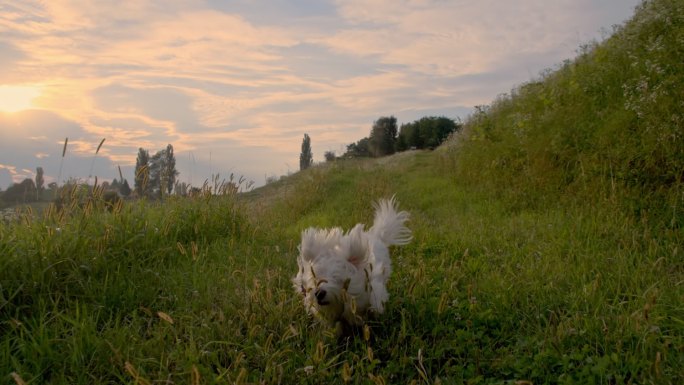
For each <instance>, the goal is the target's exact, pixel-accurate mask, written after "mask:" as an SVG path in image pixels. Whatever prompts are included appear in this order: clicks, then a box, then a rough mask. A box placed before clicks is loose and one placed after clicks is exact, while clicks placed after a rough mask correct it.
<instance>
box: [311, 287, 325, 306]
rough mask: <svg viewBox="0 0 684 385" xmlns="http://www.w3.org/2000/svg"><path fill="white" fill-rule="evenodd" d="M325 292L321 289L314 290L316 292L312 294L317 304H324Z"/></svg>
mask: <svg viewBox="0 0 684 385" xmlns="http://www.w3.org/2000/svg"><path fill="white" fill-rule="evenodd" d="M326 294H327V292H326V291H325V290H323V289H320V290H316V293H314V295H315V296H316V301H317V302H318V304H319V305H325V303H324V302H325V295H326Z"/></svg>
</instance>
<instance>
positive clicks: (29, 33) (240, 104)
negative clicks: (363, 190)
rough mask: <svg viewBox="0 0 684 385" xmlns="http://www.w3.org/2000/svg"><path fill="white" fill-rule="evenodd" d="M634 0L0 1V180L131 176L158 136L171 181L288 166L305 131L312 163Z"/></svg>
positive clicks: (517, 72)
mask: <svg viewBox="0 0 684 385" xmlns="http://www.w3.org/2000/svg"><path fill="white" fill-rule="evenodd" d="M639 2H640V1H639V0H516V1H509V0H478V1H463V0H348V1H336V0H271V1H259V0H205V1H184V0H167V1H148V0H136V1H109V0H102V1H72V0H54V1H32V0H20V1H6V0H0V188H1V189H6V188H7V187H8V186H9V185H10V184H11V183H12V182H16V183H18V182H21V181H22V180H24V179H25V178H31V179H34V178H35V173H36V168H37V167H42V168H43V170H44V173H45V181H46V184H47V183H50V182H54V181H58V178H59V181H58V182H59V183H60V184H61V183H62V182H63V181H64V180H66V179H69V178H76V179H79V180H81V181H86V182H88V181H89V182H90V183H92V182H93V181H94V177H98V178H99V180H100V181H102V180H111V179H113V178H118V175H119V171H118V169H119V167H120V168H121V170H122V173H123V176H124V178H126V179H128V181H129V183H131V184H132V182H133V179H134V175H133V174H134V168H135V161H136V156H137V153H138V149H139V148H144V149H146V150H148V151H149V152H150V154H154V153H155V152H157V151H159V150H162V149H164V148H166V146H167V144H171V145H172V146H173V148H174V154H175V157H176V168H177V170H178V171H179V172H180V175H179V177H178V179H179V180H180V181H183V182H187V183H191V184H192V185H195V186H197V185H202V183H203V182H204V180H206V179H208V178H211V176H212V175H219V179H224V178H225V179H227V178H228V177H229V176H230V174H231V173H232V174H233V175H235V177H243V178H245V179H247V180H251V181H253V182H254V186H259V185H263V184H264V183H266V179H267V178H269V177H271V178H272V177H279V176H281V175H287V174H289V173H294V172H297V171H298V170H299V154H300V152H301V145H302V140H303V137H304V134H305V133H306V134H308V135H309V136H310V137H311V147H312V151H313V155H314V161H315V162H322V161H324V153H325V152H326V151H333V152H335V153H336V154H337V155H341V154H342V153H343V152H344V151H345V149H346V145H347V144H349V143H352V142H356V141H357V140H359V139H361V138H363V137H366V136H368V134H369V133H370V129H371V127H372V125H373V122H374V121H375V120H377V119H378V118H380V117H382V116H395V117H396V118H397V120H398V123H399V124H400V125H401V124H402V123H409V122H412V121H414V120H417V119H420V118H421V117H424V116H446V117H449V118H452V119H455V120H456V119H461V120H464V119H466V118H467V116H468V114H469V113H471V111H472V110H473V107H474V106H476V105H482V104H489V103H491V101H492V100H493V99H494V98H496V97H497V95H500V94H503V93H507V92H509V91H510V90H511V89H512V88H514V87H515V86H517V85H520V84H523V83H525V82H527V81H530V80H532V79H534V78H535V77H538V76H539V74H540V73H541V72H542V71H544V70H545V69H549V68H554V67H556V66H558V65H559V64H560V63H562V61H563V60H566V59H572V58H573V57H575V56H576V54H577V51H578V49H579V47H580V46H582V45H584V44H587V43H589V42H591V41H594V40H596V41H600V40H602V39H604V38H606V37H607V36H609V35H610V31H611V30H612V26H614V25H619V24H622V23H623V22H624V21H626V20H627V19H629V18H630V17H631V16H632V15H633V13H634V8H635V6H636V5H637V4H638V3H639ZM65 138H68V145H67V150H66V153H65V155H64V157H62V153H63V148H64V141H65ZM102 139H105V142H104V143H103V144H102V147H101V148H100V151H99V152H98V153H97V154H96V153H95V152H96V149H97V147H98V145H99V144H100V142H101V141H102Z"/></svg>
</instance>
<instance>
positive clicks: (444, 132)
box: [397, 116, 461, 151]
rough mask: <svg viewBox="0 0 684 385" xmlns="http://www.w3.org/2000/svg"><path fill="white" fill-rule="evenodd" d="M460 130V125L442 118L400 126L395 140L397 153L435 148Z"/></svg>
mask: <svg viewBox="0 0 684 385" xmlns="http://www.w3.org/2000/svg"><path fill="white" fill-rule="evenodd" d="M460 128H461V125H460V124H456V122H455V121H454V120H453V119H449V118H446V117H443V116H440V117H436V116H428V117H424V118H421V119H420V120H416V121H415V122H413V123H406V124H402V125H401V130H400V132H399V138H398V140H397V151H405V150H409V149H412V148H415V149H424V148H435V147H437V146H439V145H440V144H442V142H444V140H446V138H448V137H449V135H451V134H452V133H453V132H455V131H458V130H459V129H460Z"/></svg>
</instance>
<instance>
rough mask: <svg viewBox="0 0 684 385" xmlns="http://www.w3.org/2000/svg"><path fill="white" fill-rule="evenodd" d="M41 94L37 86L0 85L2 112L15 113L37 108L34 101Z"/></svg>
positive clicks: (0, 106)
mask: <svg viewBox="0 0 684 385" xmlns="http://www.w3.org/2000/svg"><path fill="white" fill-rule="evenodd" d="M38 96H40V89H39V88H38V87H35V86H7V85H0V112H6V113H15V112H20V111H25V110H29V109H32V108H36V107H37V106H35V105H34V104H33V101H34V100H35V99H36V98H37V97H38Z"/></svg>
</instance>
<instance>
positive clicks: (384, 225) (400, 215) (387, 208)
mask: <svg viewBox="0 0 684 385" xmlns="http://www.w3.org/2000/svg"><path fill="white" fill-rule="evenodd" d="M374 207H375V221H374V222H373V227H371V228H370V230H369V231H370V233H372V234H374V235H375V236H376V237H378V238H379V239H381V240H382V242H383V243H384V244H385V245H387V246H389V245H405V244H407V243H409V242H411V230H409V229H408V228H407V227H406V226H405V225H404V222H406V221H407V220H408V219H409V213H408V212H406V211H398V210H397V203H396V201H395V200H394V197H392V198H390V199H381V200H380V201H379V202H378V203H377V204H375V205H374Z"/></svg>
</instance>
